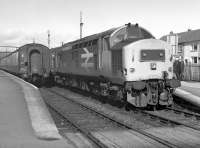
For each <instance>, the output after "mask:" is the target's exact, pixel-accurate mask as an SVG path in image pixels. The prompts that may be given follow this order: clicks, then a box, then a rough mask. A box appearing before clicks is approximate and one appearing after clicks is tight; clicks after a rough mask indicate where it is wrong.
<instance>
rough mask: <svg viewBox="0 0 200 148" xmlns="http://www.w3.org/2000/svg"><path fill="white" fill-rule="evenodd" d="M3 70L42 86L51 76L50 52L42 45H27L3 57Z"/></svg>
mask: <svg viewBox="0 0 200 148" xmlns="http://www.w3.org/2000/svg"><path fill="white" fill-rule="evenodd" d="M1 68H2V69H4V70H7V71H8V72H11V73H14V74H16V75H19V76H20V77H22V78H23V79H26V80H28V81H31V82H33V83H34V84H41V82H44V81H45V80H47V79H48V76H49V71H50V50H49V48H48V47H46V46H44V45H42V44H36V43H31V44H26V45H24V46H21V47H19V48H18V49H17V50H16V51H14V52H11V53H10V54H8V55H7V56H5V57H2V58H1Z"/></svg>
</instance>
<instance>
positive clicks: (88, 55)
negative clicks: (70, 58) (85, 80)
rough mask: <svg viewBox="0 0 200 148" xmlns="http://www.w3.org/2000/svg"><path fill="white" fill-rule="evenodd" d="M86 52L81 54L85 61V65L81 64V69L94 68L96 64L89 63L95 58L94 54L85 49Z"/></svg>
mask: <svg viewBox="0 0 200 148" xmlns="http://www.w3.org/2000/svg"><path fill="white" fill-rule="evenodd" d="M83 50H84V52H85V53H84V54H81V58H82V59H85V61H84V63H81V67H85V68H88V67H93V66H94V63H91V62H90V63H88V61H89V59H90V58H93V56H94V55H93V53H92V52H89V51H88V49H87V48H83Z"/></svg>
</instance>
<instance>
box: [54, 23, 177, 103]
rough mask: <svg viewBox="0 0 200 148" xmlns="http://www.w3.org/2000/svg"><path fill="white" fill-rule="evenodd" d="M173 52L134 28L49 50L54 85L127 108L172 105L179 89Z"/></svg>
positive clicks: (147, 33)
mask: <svg viewBox="0 0 200 148" xmlns="http://www.w3.org/2000/svg"><path fill="white" fill-rule="evenodd" d="M171 51H172V50H171V47H170V45H168V44H167V43H166V42H163V41H161V40H157V39H155V38H154V37H153V35H152V34H151V33H150V32H149V31H147V30H146V29H144V28H142V27H140V26H139V25H138V24H134V25H133V24H130V23H129V24H127V25H125V26H122V27H118V28H113V29H110V30H108V31H105V32H102V33H99V34H94V35H91V36H88V37H85V38H82V39H80V40H76V41H73V42H69V43H66V44H64V45H63V46H61V47H58V48H54V49H52V50H51V57H52V58H51V59H52V60H51V61H52V64H51V66H52V67H51V68H52V72H54V74H53V75H54V78H55V81H56V82H57V83H62V84H63V85H69V86H74V87H79V88H81V89H83V90H86V91H91V92H93V93H95V94H98V95H101V96H106V97H107V98H114V99H117V100H121V101H122V102H125V104H126V103H128V102H129V103H131V104H133V105H134V106H136V107H146V106H157V105H165V106H167V105H171V104H172V102H173V98H172V92H173V91H174V89H175V88H177V87H179V86H180V82H179V81H178V80H176V79H174V78H173V69H172V68H173V66H172V53H171Z"/></svg>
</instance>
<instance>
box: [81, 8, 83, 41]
mask: <svg viewBox="0 0 200 148" xmlns="http://www.w3.org/2000/svg"><path fill="white" fill-rule="evenodd" d="M82 33H83V20H82V11H81V12H80V39H81V38H82Z"/></svg>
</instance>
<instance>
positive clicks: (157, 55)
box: [140, 49, 165, 62]
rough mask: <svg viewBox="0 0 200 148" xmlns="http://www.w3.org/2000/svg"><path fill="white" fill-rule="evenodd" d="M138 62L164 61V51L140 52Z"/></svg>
mask: <svg viewBox="0 0 200 148" xmlns="http://www.w3.org/2000/svg"><path fill="white" fill-rule="evenodd" d="M140 56H141V57H140V61H141V62H144V61H163V62H164V61H165V50H163V49H159V50H141V53H140Z"/></svg>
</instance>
